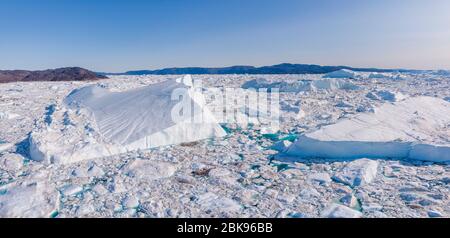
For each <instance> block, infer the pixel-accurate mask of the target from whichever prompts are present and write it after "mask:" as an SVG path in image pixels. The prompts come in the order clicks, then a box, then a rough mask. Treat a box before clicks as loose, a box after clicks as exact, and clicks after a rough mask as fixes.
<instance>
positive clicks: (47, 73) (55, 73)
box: [0, 67, 107, 83]
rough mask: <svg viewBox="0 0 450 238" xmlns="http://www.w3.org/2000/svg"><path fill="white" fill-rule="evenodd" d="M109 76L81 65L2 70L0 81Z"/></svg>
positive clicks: (102, 77) (83, 79)
mask: <svg viewBox="0 0 450 238" xmlns="http://www.w3.org/2000/svg"><path fill="white" fill-rule="evenodd" d="M105 78H107V77H105V76H103V75H100V74H97V73H94V72H92V71H89V70H87V69H83V68H79V67H70V68H59V69H48V70H41V71H26V70H0V83H10V82H34V81H88V80H98V79H105Z"/></svg>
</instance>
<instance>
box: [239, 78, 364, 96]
mask: <svg viewBox="0 0 450 238" xmlns="http://www.w3.org/2000/svg"><path fill="white" fill-rule="evenodd" d="M242 88H244V89H251V88H253V89H261V88H264V89H268V90H269V91H272V90H273V89H277V90H278V91H279V92H285V93H298V92H304V91H317V90H331V91H332V90H339V89H342V90H355V89H358V86H356V85H354V84H352V83H350V82H347V81H345V80H343V79H337V78H324V79H316V80H303V81H295V82H282V81H280V82H269V81H268V80H266V79H262V78H260V79H253V80H250V81H247V82H245V83H244V84H243V85H242Z"/></svg>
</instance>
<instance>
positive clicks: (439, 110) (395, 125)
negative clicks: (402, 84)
mask: <svg viewBox="0 0 450 238" xmlns="http://www.w3.org/2000/svg"><path fill="white" fill-rule="evenodd" d="M449 138H450V103H449V102H447V101H444V100H442V99H439V98H433V97H414V98H408V99H406V100H403V101H400V102H396V103H393V104H392V103H386V104H384V105H382V106H381V107H379V108H376V109H375V112H374V113H363V114H360V115H357V116H356V117H354V118H350V119H343V120H341V121H339V122H338V123H336V124H334V125H329V126H325V127H323V128H321V129H319V130H317V131H315V132H312V133H308V134H305V135H303V136H301V137H300V138H299V139H298V140H297V141H296V142H295V143H294V144H292V145H291V146H290V147H289V148H288V149H287V151H286V153H287V154H288V155H293V156H296V157H300V158H308V157H319V158H330V159H357V158H401V159H416V160H426V161H436V162H443V161H450V139H449Z"/></svg>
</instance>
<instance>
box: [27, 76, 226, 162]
mask: <svg viewBox="0 0 450 238" xmlns="http://www.w3.org/2000/svg"><path fill="white" fill-rule="evenodd" d="M177 89H185V90H186V92H187V93H186V95H184V96H183V102H188V103H189V105H192V110H193V112H194V113H193V115H192V116H190V117H187V118H185V119H182V120H177V121H174V119H173V114H172V112H173V111H174V109H175V107H177V106H178V105H179V103H180V101H179V100H173V95H172V92H173V91H174V90H177ZM184 97H186V98H184ZM63 107H64V108H66V109H67V110H72V111H76V112H79V113H82V114H85V115H86V117H87V118H89V119H90V121H93V123H92V124H93V126H92V128H87V129H86V131H81V132H80V131H78V132H77V133H67V131H71V130H73V128H72V127H71V126H72V125H71V124H70V123H66V122H63V123H60V124H63V125H64V126H63V128H62V129H61V130H55V129H52V125H48V126H44V127H43V128H38V129H36V130H35V131H33V133H32V134H31V137H30V155H31V157H32V159H34V160H37V161H42V160H47V161H50V162H52V163H70V162H77V161H80V160H85V159H92V158H98V157H107V156H112V155H116V154H121V153H126V152H129V151H136V150H145V149H150V148H154V147H159V146H166V145H173V144H180V143H186V142H193V141H199V140H203V139H208V138H213V137H222V136H225V135H226V132H225V131H224V130H223V129H222V127H221V126H220V125H219V124H218V123H217V121H216V120H215V118H214V117H213V115H212V113H211V112H210V111H209V110H208V108H207V107H206V106H205V105H204V99H203V98H202V94H200V93H198V92H197V91H196V90H195V89H194V87H193V86H192V79H191V78H190V76H187V77H185V78H184V79H182V80H181V79H179V80H169V81H165V82H161V83H157V84H152V85H149V86H145V87H141V88H137V89H132V90H129V91H125V92H110V91H109V90H107V89H105V88H102V87H99V86H96V85H93V86H92V85H91V86H87V87H83V88H80V89H76V90H74V91H73V92H72V93H70V94H69V95H68V96H67V97H66V98H65V100H64V105H63ZM200 113H201V115H198V114H200ZM54 114H58V112H55V113H54ZM196 117H201V120H200V121H194V120H196V119H194V120H192V119H193V118H196ZM47 121H48V120H47ZM50 121H55V123H58V122H57V121H58V118H57V117H56V116H55V115H53V118H52V120H50ZM79 127H83V126H79ZM78 129H79V128H78ZM92 130H93V131H94V132H98V135H99V136H97V137H95V136H93V134H95V133H93V132H92ZM61 131H65V132H66V134H63V133H61ZM80 134H82V135H81V136H80Z"/></svg>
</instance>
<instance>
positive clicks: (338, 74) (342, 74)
mask: <svg viewBox="0 0 450 238" xmlns="http://www.w3.org/2000/svg"><path fill="white" fill-rule="evenodd" d="M323 77H324V78H356V77H358V73H356V72H354V71H352V70H348V69H340V70H337V71H334V72H331V73H328V74H325V75H324V76H323Z"/></svg>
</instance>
